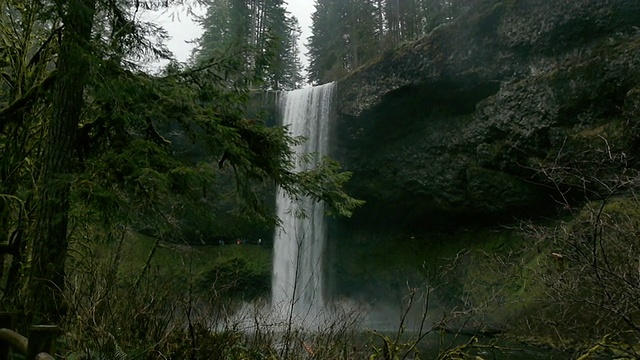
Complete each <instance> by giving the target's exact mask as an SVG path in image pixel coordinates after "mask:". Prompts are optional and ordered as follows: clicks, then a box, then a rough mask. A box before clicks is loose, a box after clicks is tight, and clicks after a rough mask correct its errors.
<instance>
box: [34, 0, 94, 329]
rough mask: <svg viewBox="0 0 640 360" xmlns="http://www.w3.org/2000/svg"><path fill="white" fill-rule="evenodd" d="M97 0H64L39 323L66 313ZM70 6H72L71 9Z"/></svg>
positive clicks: (41, 241) (41, 240)
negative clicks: (76, 169) (78, 149)
mask: <svg viewBox="0 0 640 360" xmlns="http://www.w3.org/2000/svg"><path fill="white" fill-rule="evenodd" d="M95 1H96V0H67V1H64V0H58V5H59V7H58V8H59V9H65V8H66V13H65V14H62V18H63V20H64V24H65V28H64V36H63V39H62V44H61V46H60V53H59V57H58V78H57V80H56V84H55V87H54V102H53V116H52V119H51V121H50V122H49V124H47V138H46V140H45V145H44V158H43V167H44V169H43V173H42V182H41V185H40V188H39V197H38V205H37V210H36V222H35V229H34V231H35V233H34V243H33V247H32V253H31V273H30V278H29V284H28V286H29V288H28V296H29V298H28V299H27V306H28V308H27V310H28V311H29V312H31V315H32V321H33V322H34V323H43V322H45V321H48V322H51V323H57V322H59V320H60V317H61V316H62V315H63V313H64V312H63V291H64V279H65V269H64V265H65V259H66V255H67V247H68V241H67V223H68V216H69V189H70V182H71V171H72V165H73V159H74V158H75V151H74V147H75V142H76V133H77V131H78V124H79V122H80V115H81V111H82V105H83V103H84V101H83V92H84V88H85V84H86V80H85V79H86V76H87V73H88V71H89V60H88V59H89V54H90V51H91V50H90V39H91V28H92V25H93V15H94V12H95ZM65 5H66V6H65Z"/></svg>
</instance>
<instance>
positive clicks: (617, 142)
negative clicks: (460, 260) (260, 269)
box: [334, 0, 640, 231]
mask: <svg viewBox="0 0 640 360" xmlns="http://www.w3.org/2000/svg"><path fill="white" fill-rule="evenodd" d="M639 84H640V2H639V1H637V0H607V1H604V0H571V1H562V0H554V1H548V0H511V1H509V0H504V1H495V0H493V1H491V0H489V1H480V2H479V3H478V4H477V6H476V7H475V8H474V9H472V11H470V12H469V13H468V15H467V16H465V17H461V18H460V19H458V20H457V21H455V22H453V23H450V24H447V25H443V26H440V27H439V28H436V29H435V30H434V31H433V32H432V33H431V34H429V35H428V36H426V37H424V38H422V39H420V40H418V41H416V42H414V43H410V44H406V45H404V46H402V47H400V48H398V49H396V50H395V51H393V52H389V53H387V54H385V55H384V56H381V58H380V59H379V60H378V61H376V62H374V63H372V64H369V65H368V66H366V67H363V68H362V69H360V70H359V71H357V72H356V73H354V74H352V75H351V76H349V77H348V78H346V79H344V80H342V81H340V82H339V86H338V89H339V90H338V91H339V96H338V98H339V104H338V119H337V126H335V127H334V129H335V136H334V139H336V142H335V157H337V159H338V160H340V161H341V162H342V163H343V165H344V166H345V168H347V169H348V170H350V171H352V172H354V177H353V180H352V182H351V185H350V186H351V189H350V190H351V192H352V193H353V195H354V196H356V197H359V198H362V199H365V200H367V205H365V207H364V208H363V209H362V210H361V211H359V213H358V214H357V215H356V217H355V219H354V221H361V222H363V223H365V224H367V226H389V225H393V226H394V227H396V228H397V227H398V226H400V228H402V229H406V230H409V231H414V230H421V229H425V228H429V229H433V228H434V227H449V228H451V227H458V226H459V225H460V224H461V223H464V224H470V223H474V222H481V223H483V224H487V223H496V222H505V221H509V220H510V219H513V218H514V217H521V216H525V217H528V216H537V215H545V214H549V213H550V212H549V211H551V209H553V208H555V207H556V206H557V205H558V200H562V201H563V202H565V200H566V202H568V203H571V202H572V201H578V200H580V199H581V198H583V197H584V195H585V194H587V193H588V194H590V196H592V197H595V196H598V194H602V193H603V192H604V191H606V190H607V189H606V185H603V184H598V183H597V181H594V180H593V177H592V176H591V175H596V174H597V173H599V172H607V171H610V172H615V171H620V170H621V168H623V167H624V168H628V167H633V166H635V162H636V159H637V146H636V145H637V141H636V140H637V136H636V135H637V129H636V128H637V127H638V121H639V120H640V85H639ZM607 153H610V154H623V155H621V156H622V157H624V159H622V158H621V159H619V160H620V161H618V162H617V163H616V162H612V163H615V164H614V165H610V164H609V165H607V166H604V165H603V166H601V167H598V166H596V165H594V164H596V163H598V161H599V160H598V159H599V158H598V156H605V157H606V156H608V155H607ZM610 158H611V157H610ZM594 166H595V168H594ZM614 168H615V169H614ZM559 169H569V170H570V171H565V172H561V171H559ZM581 174H582V175H581Z"/></svg>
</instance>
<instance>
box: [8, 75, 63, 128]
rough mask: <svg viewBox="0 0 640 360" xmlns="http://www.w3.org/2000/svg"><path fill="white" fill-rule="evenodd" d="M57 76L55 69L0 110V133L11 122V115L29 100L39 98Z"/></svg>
mask: <svg viewBox="0 0 640 360" xmlns="http://www.w3.org/2000/svg"><path fill="white" fill-rule="evenodd" d="M55 78H56V71H55V70H54V71H52V72H51V73H50V74H49V76H47V78H46V79H44V80H42V82H41V83H40V84H37V85H34V86H32V87H31V88H30V89H29V90H27V92H26V93H25V94H24V95H23V96H22V97H20V98H19V99H16V100H15V101H14V102H12V103H11V104H10V105H9V106H7V107H5V108H4V109H2V110H0V133H2V132H4V127H5V126H6V125H7V124H8V123H10V122H11V119H12V118H11V115H13V114H14V113H15V112H16V111H18V110H20V109H22V108H23V107H25V106H27V104H28V103H29V102H31V101H33V100H35V99H37V98H38V97H39V96H40V95H42V94H43V93H44V91H45V90H48V89H49V87H51V85H52V84H53V81H54V80H55Z"/></svg>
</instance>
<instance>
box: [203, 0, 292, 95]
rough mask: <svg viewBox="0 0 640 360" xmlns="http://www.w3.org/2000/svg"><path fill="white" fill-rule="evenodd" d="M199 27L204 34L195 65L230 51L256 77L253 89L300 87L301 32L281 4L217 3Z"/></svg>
mask: <svg viewBox="0 0 640 360" xmlns="http://www.w3.org/2000/svg"><path fill="white" fill-rule="evenodd" d="M200 23H201V25H202V27H203V29H204V33H203V35H202V36H201V37H200V39H198V42H197V46H196V49H195V50H194V53H193V56H192V61H191V62H192V63H193V64H203V63H205V62H207V61H210V60H211V59H216V58H219V57H220V54H223V53H227V54H228V53H229V52H230V50H231V51H233V52H235V53H237V54H241V55H240V57H241V58H242V59H243V60H244V63H245V64H246V70H245V71H246V72H247V74H248V73H252V74H253V75H256V79H257V80H258V82H257V83H254V86H259V87H261V88H265V89H276V90H278V89H285V90H286V89H294V88H297V87H299V86H300V82H301V80H300V79H301V75H300V72H301V65H300V59H299V57H298V49H297V44H296V43H297V39H298V36H299V29H298V25H297V20H296V19H295V18H294V17H292V16H291V15H290V14H289V13H287V12H286V9H285V5H284V2H283V1H282V0H247V1H244V0H214V1H213V2H212V3H211V4H210V6H209V8H208V10H207V14H206V15H205V17H204V18H203V19H201V21H200ZM260 82H261V84H260Z"/></svg>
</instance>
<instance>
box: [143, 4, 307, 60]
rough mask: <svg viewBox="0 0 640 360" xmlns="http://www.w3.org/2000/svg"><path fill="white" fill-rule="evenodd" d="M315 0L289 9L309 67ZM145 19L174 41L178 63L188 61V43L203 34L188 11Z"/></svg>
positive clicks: (172, 46)
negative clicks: (307, 56)
mask: <svg viewBox="0 0 640 360" xmlns="http://www.w3.org/2000/svg"><path fill="white" fill-rule="evenodd" d="M314 3H315V0H288V4H287V9H288V10H289V12H291V13H292V14H293V15H294V16H295V17H296V18H298V22H299V23H300V28H301V29H302V36H301V37H300V44H299V47H300V50H301V53H302V54H301V55H300V58H301V59H302V63H303V65H304V66H305V67H306V66H307V63H308V61H307V59H306V56H304V54H305V53H306V52H307V49H306V47H305V46H304V44H305V43H306V42H307V38H308V37H309V36H311V13H312V12H313V10H314ZM192 10H193V12H194V13H196V14H199V15H202V14H204V12H205V11H206V10H205V9H204V8H197V7H196V8H193V9H192ZM145 18H148V19H151V20H153V21H155V22H157V23H159V24H160V25H162V27H164V28H165V29H166V30H167V31H168V32H169V34H170V35H171V37H172V39H171V40H170V41H169V43H168V47H169V50H171V51H172V52H173V53H174V55H175V57H176V59H177V60H178V61H186V60H187V59H188V58H189V55H191V49H193V44H189V43H187V42H188V41H190V40H195V39H197V38H198V37H199V36H200V34H202V29H200V27H199V26H198V25H197V24H196V23H194V22H193V19H192V17H191V16H190V15H188V14H187V11H186V9H183V8H177V9H171V10H168V11H165V12H164V13H149V16H148V17H146V16H145Z"/></svg>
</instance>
